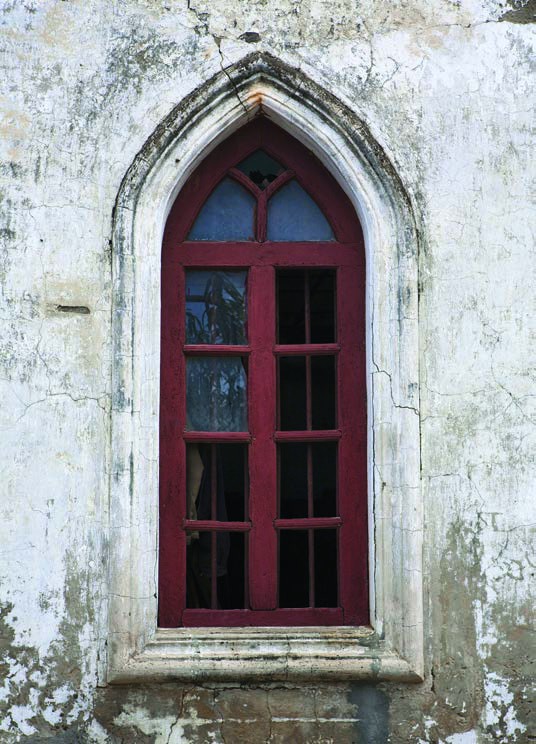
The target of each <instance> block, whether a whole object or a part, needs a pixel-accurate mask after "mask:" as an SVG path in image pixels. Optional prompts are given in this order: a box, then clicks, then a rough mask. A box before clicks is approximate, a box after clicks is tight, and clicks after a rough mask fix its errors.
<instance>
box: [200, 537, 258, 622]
mask: <svg viewBox="0 0 536 744" xmlns="http://www.w3.org/2000/svg"><path fill="white" fill-rule="evenodd" d="M246 541H247V538H246V537H245V535H244V533H242V532H195V531H189V532H188V533H187V537H186V607H188V608H189V609H193V608H201V609H211V608H212V609H214V610H234V609H243V608H244V599H245V596H244V595H245V591H244V589H245V581H246V575H245V574H246V572H245V568H246V562H245V549H244V548H245V543H246ZM214 554H215V556H216V560H215V563H214V564H213V563H212V556H213V555H214ZM213 569H214V570H215V576H213ZM213 581H215V582H216V591H215V594H214V595H213V593H212V585H213Z"/></svg>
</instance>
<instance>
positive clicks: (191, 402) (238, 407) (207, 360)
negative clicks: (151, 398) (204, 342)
mask: <svg viewBox="0 0 536 744" xmlns="http://www.w3.org/2000/svg"><path fill="white" fill-rule="evenodd" d="M246 385H247V379H246V370H245V367H244V360H243V359H242V358H241V357H190V358H189V359H187V361H186V415H187V426H186V428H187V429H188V430H189V431H247V427H248V424H247V390H246Z"/></svg>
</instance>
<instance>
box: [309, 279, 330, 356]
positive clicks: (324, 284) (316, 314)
mask: <svg viewBox="0 0 536 744" xmlns="http://www.w3.org/2000/svg"><path fill="white" fill-rule="evenodd" d="M309 291H310V298H311V299H310V308H311V343H312V344H330V343H333V342H334V341H335V338H336V336H335V272H334V271H333V269H320V270H310V271H309Z"/></svg>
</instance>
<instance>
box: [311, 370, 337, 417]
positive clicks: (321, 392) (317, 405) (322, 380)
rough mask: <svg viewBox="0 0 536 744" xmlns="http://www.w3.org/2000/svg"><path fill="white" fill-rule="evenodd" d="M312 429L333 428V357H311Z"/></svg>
mask: <svg viewBox="0 0 536 744" xmlns="http://www.w3.org/2000/svg"><path fill="white" fill-rule="evenodd" d="M311 402H312V409H313V417H312V418H313V429H335V427H336V425H337V417H336V397H335V357H332V356H314V357H311Z"/></svg>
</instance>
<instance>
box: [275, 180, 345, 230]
mask: <svg viewBox="0 0 536 744" xmlns="http://www.w3.org/2000/svg"><path fill="white" fill-rule="evenodd" d="M267 238H268V240H334V235H333V230H332V229H331V227H330V225H329V223H328V221H327V220H326V218H325V217H324V215H323V214H322V212H321V211H320V209H319V208H318V206H317V205H316V204H315V202H314V201H313V200H312V199H311V197H310V196H309V194H307V193H306V192H305V191H304V190H303V189H302V187H301V186H300V185H299V183H298V182H297V181H290V183H288V184H287V185H286V186H283V187H282V188H281V189H279V191H276V193H275V194H274V195H273V196H272V198H271V199H270V201H269V202H268V229H267Z"/></svg>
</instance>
